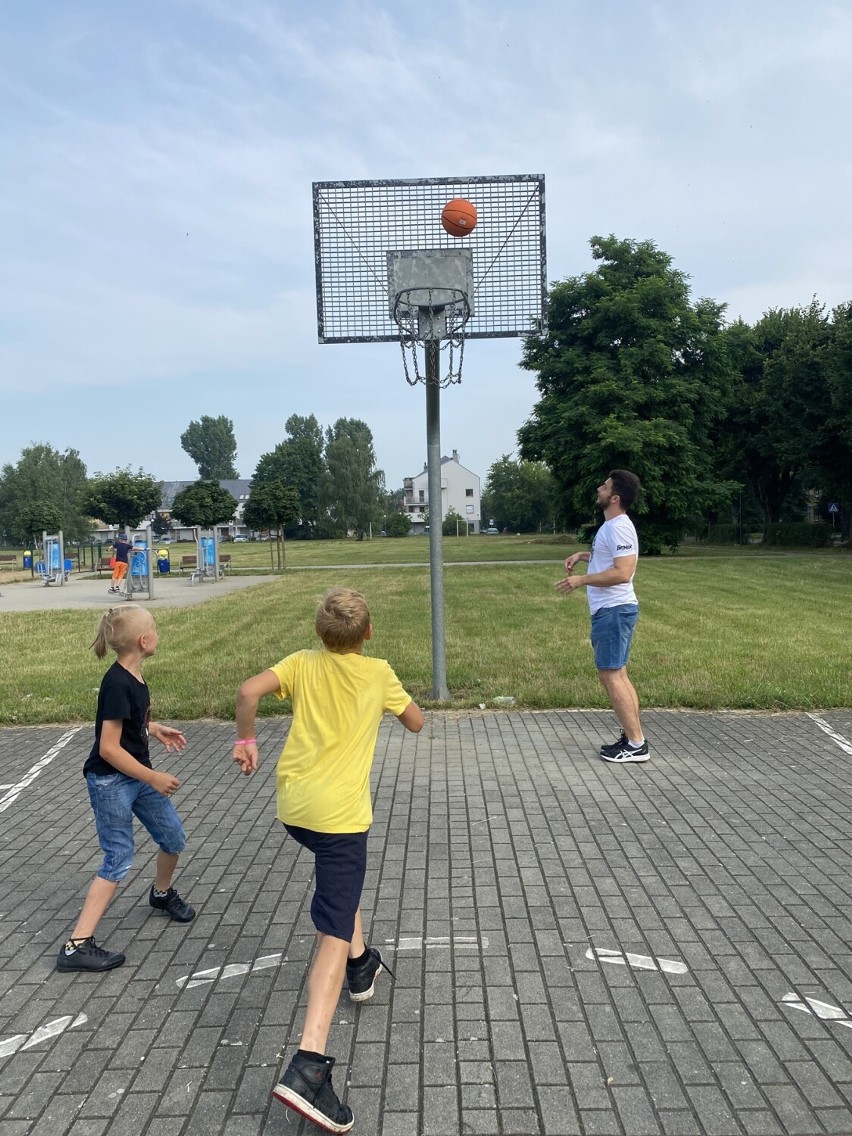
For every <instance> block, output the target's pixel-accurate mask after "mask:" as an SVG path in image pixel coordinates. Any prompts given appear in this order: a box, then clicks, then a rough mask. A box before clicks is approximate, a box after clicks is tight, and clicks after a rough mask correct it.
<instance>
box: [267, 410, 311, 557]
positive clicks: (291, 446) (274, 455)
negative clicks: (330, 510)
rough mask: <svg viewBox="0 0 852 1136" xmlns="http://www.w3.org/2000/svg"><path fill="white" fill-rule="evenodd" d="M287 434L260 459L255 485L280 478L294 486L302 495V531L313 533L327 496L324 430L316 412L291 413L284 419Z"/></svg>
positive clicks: (281, 480)
mask: <svg viewBox="0 0 852 1136" xmlns="http://www.w3.org/2000/svg"><path fill="white" fill-rule="evenodd" d="M285 427H286V430H287V437H286V438H285V439H284V441H283V442H279V444H278V445H277V446H276V447H275V449H274V450H271V451H270V452H269V453H267V454H263V455H262V456H261V458H260V461H259V462H258V463H257V468H256V469H255V471H254V476H253V477H252V486H255V485H260V484H262V483H264V482H278V483H279V484H283V485H288V486H291V487H292V488H293V489H295V490H296V492H297V493H298V495H299V516H298V519H299V520H301V522H302V527H303V529H305V530H307V531H306V532H304V533H302V534H301V535H310V533H311V532H312V531H313V530H315V528H316V526H317V525H318V523H319V521H320V518H321V516H322V510H323V502H324V499H325V481H326V468H325V457H324V454H323V449H324V439H323V431H322V427H321V426H320V424H319V422H318V421H317V419H316V418H315V417H314V415H313V414H310V415H308V416H307V417H302V416H301V415H298V414H292V415H291V416H290V417H289V418H288V419H287V422H286V423H285Z"/></svg>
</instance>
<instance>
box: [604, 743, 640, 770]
mask: <svg viewBox="0 0 852 1136" xmlns="http://www.w3.org/2000/svg"><path fill="white" fill-rule="evenodd" d="M601 757H602V758H603V759H604V761H611V762H613V763H614V764H615V765H627V764H628V763H629V762H631V761H648V760H649V759H650V757H651V750H650V749H649V747H648V742H647V739H646V740H645V741H644V742H642V744H641V745H640V746H632V745H631V744H630V742H628V741H625V742H621V743H619V746H618V749H616V750H613V751H612V752H609V753H604V752H603V748H601Z"/></svg>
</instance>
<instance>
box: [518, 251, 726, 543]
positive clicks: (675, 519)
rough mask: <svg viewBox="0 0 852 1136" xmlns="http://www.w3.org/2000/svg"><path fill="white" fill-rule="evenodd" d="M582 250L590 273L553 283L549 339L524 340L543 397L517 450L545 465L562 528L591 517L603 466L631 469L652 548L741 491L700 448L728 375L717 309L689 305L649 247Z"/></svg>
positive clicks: (673, 539) (664, 258)
mask: <svg viewBox="0 0 852 1136" xmlns="http://www.w3.org/2000/svg"><path fill="white" fill-rule="evenodd" d="M590 243H591V249H592V256H593V258H594V259H595V260H596V261H597V262H598V267H597V268H596V269H595V271H593V272H589V273H586V274H585V275H583V276H575V277H570V278H569V279H567V280H563V281H561V282H559V283H557V284H555V285H554V286H553V288H552V289H551V292H550V303H549V317H548V318H549V326H548V329H547V332H546V333H545V334H544V335H534V336H531V337H530V338H528V339H527V340H526V341H525V344H524V349H523V358H522V363H521V366H522V367H525V368H526V369H527V370H530V371H533V372H535V373H536V374H537V376H538V378H537V381H536V385H537V386H538V390H539V392H540V395H541V398H540V400H539V401H538V402H537V403H536V405H535V407H534V409H533V413H532V416H531V417H530V419H529V421H528V422H526V423H525V425H524V426H523V427H522V428H521V430H520V431H519V433H518V438H519V441H520V453H521V456H522V457H523V458H524V459H526V460H528V461H544V462H546V464H547V465H548V466H549V468H550V470H551V472H552V473H553V476H554V478H555V480H556V483H557V485H558V488H559V490H560V492H561V493H562V494H563V496H564V501H565V505H566V512H567V513H568V516H567V518H566V519H567V520H569V521H583V520H586V519H589V518H590V516H591V512H592V506H591V504H590V503H591V502H593V501H594V499H595V498H594V492H595V488H596V486H597V485H599V484H600V482H601V481H602V480H603V478H605V477H606V475H607V474H608V472H609V470H610V469H613V468H626V469H632V470H633V471H634V472H635V473H637V474H638V475H639V477H640V478H641V480H642V484H643V489H644V492H643V495H642V497H641V499H640V502H639V506H638V510H637V511H638V512H639V513H640V514H644V516H641V517H640V518H639V531H640V539H641V540H642V546H643V549H644V551H646V552H654V551H659V550H660V548H661V547H662V545H663V544H666V545H670V546H676V545H677V543H678V542H679V541H680V539H681V537H682V534H683V532H684V530H685V529H686V528H687V526H688V525H689V524H690V522H691V520H692V519H693V518H694V517H695V516H696V515H700V514H703V513H705V512H707V511H709V510H716V509H718V508H720V507H722V506H723V505H724V504H725V503H727V502H728V501H729V500H730V498H731V497H732V495H733V493H734V492H735V491H736V490H737V488H738V486H737V485H736V484H735V483H733V482H731V481H727V482H726V481H724V480H723V479H720V478H719V477H717V475H716V473H715V470H714V466H713V457H712V454H711V452H710V449H709V446H708V437H709V432H710V430H711V428H712V426H713V424H714V423H715V422H716V420H717V419H718V418H719V417H720V416H721V414H722V413H723V407H724V395H725V391H726V389H727V386H728V383H729V378H730V374H729V372H730V367H729V363H728V359H727V355H726V351H725V346H724V341H723V338H722V335H721V329H722V313H723V305H720V304H717V303H715V302H714V301H712V300H699V301H697V302H696V303H692V302H691V301H690V295H689V287H688V283H687V277H686V276H685V275H684V274H683V273H682V272H679V271H678V270H676V269H675V268H673V267H672V261H671V257H669V256H668V255H667V254H666V253H664V252H662V251H661V250H660V249H658V248H657V247H656V246H655V245H654V243H653V242H652V241H633V240H618V239H617V238H616V237H614V236H609V237H606V238H603V237H593V238H592V240H591V242H590Z"/></svg>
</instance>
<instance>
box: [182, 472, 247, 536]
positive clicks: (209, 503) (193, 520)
mask: <svg viewBox="0 0 852 1136" xmlns="http://www.w3.org/2000/svg"><path fill="white" fill-rule="evenodd" d="M236 511H237V499H236V497H234V495H233V493H229V492H228V490H227V489H223V488H222V486H221V485H220V484H219V482H218V481H203V480H199V481H196V482H194V483H193V484H192V485H187V487H186V489H182V490H181V491H180V493H178V494H177V495H176V496H175V499H174V501H173V502H172V516H174V517H177V519H178V520H179V521H181V523H182V524H184V525H188V526H190V527H193V528H194V527H198V528H202V529H212V528H213V526H214V525H224V524H227V522H228V521H230V519H231V517H233V515H234V513H235V512H236Z"/></svg>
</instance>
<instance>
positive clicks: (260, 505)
mask: <svg viewBox="0 0 852 1136" xmlns="http://www.w3.org/2000/svg"><path fill="white" fill-rule="evenodd" d="M298 517H299V494H298V493H297V492H296V490H295V489H293V488H292V486H289V485H285V484H284V483H283V482H282V481H264V482H261V483H260V484H259V485H254V484H253V485H252V490H251V493H250V494H249V499H248V501H246V504H245V508H244V510H243V521H244V522H245V524H246V525H248V527H249V528H250V529H269V530H270V531H272V532H274V533H275V536H276V540H275V545H276V549H277V550H278V567H279V568H281V567H283V561H284V556H285V553H284V528H285V526H286V525H288V524H290V523H291V522H292V521H295V520H298Z"/></svg>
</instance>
